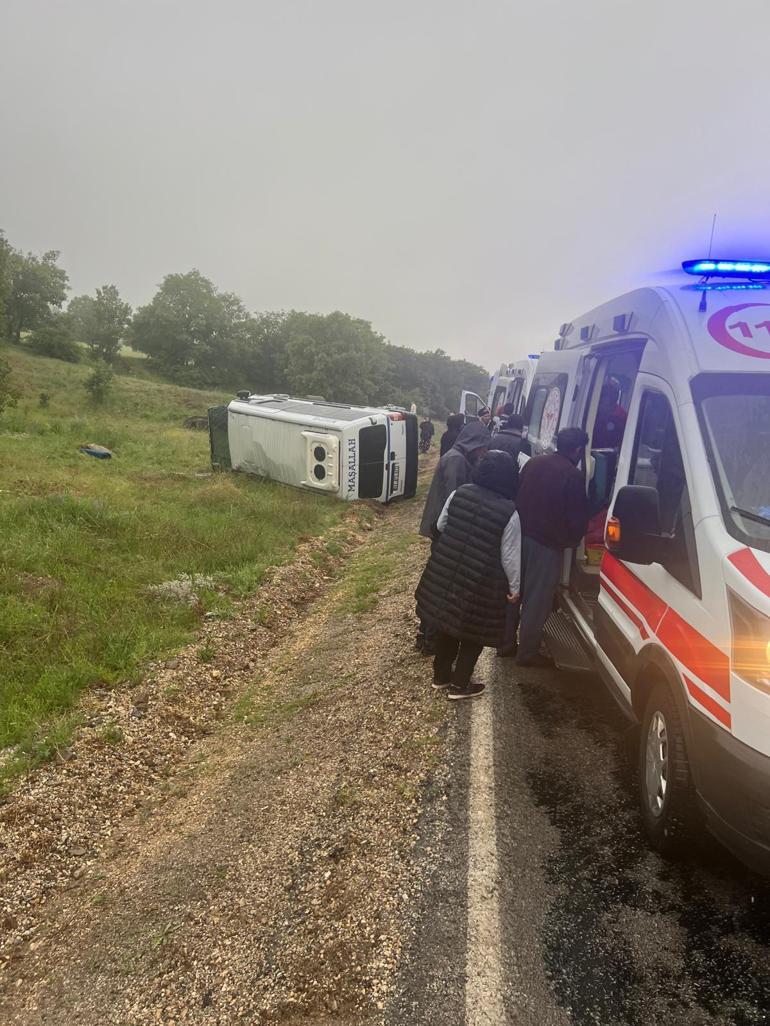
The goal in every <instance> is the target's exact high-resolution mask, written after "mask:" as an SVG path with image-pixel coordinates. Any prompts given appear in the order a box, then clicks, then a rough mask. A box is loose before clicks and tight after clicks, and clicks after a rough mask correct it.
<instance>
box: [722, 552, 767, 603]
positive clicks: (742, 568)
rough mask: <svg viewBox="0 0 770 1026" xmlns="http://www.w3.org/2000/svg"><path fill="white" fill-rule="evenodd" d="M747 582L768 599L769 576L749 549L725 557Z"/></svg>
mask: <svg viewBox="0 0 770 1026" xmlns="http://www.w3.org/2000/svg"><path fill="white" fill-rule="evenodd" d="M727 558H728V559H729V560H730V562H731V563H732V564H733V566H734V567H735V569H736V570H738V572H739V573H741V574H743V576H744V577H745V578H746V580H747V581H749V582H750V583H751V584H753V585H754V587H755V588H758V589H759V590H760V591H761V592H762V594H763V595H767V597H768V598H770V574H769V573H768V572H767V570H765V568H764V567H763V566H762V564H761V563H760V562H759V560H758V559H757V557H756V556H755V555H754V553H753V552H752V551H751V549H738V550H737V552H733V553H732V555H730V556H728V557H727Z"/></svg>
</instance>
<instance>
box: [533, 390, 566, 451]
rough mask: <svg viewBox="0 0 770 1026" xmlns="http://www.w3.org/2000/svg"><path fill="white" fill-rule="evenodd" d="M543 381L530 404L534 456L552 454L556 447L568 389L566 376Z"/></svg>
mask: <svg viewBox="0 0 770 1026" xmlns="http://www.w3.org/2000/svg"><path fill="white" fill-rule="evenodd" d="M544 377H545V380H544V381H543V380H542V379H541V383H540V384H538V386H537V388H536V389H535V391H534V392H533V393H532V395H531V396H530V399H529V402H530V406H529V411H530V412H529V431H528V437H529V440H530V442H531V443H532V447H533V455H535V456H537V455H539V454H540V453H543V452H552V451H553V450H554V448H555V446H556V432H557V430H558V428H559V417H560V416H561V407H562V402H563V400H564V392H565V390H566V387H567V375H566V374H549V375H547V376H544Z"/></svg>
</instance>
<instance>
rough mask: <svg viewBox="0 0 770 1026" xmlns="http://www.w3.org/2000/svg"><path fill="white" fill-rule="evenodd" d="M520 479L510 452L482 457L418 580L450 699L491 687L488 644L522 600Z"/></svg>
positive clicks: (436, 673) (421, 607)
mask: <svg viewBox="0 0 770 1026" xmlns="http://www.w3.org/2000/svg"><path fill="white" fill-rule="evenodd" d="M514 481H515V475H514V460H513V457H512V456H510V455H509V454H508V453H507V452H500V451H497V450H494V449H493V450H491V451H490V452H488V453H486V454H485V455H484V456H482V458H481V460H480V461H479V463H478V466H477V467H476V471H475V474H474V483H473V484H466V485H462V486H461V487H460V488H458V489H457V490H456V491H454V492H452V494H451V495H450V496H449V498H448V499H447V501H446V504H445V506H444V508H443V510H442V511H441V515H440V517H439V518H438V524H437V527H438V530H439V538H438V540H437V542H436V543H435V545H434V547H433V551H432V552H431V557H430V559H429V560H428V565H427V566H426V567H425V571H424V572H423V575H422V577H421V578H420V583H419V584H418V585H417V591H416V593H415V595H416V598H417V610H418V613H419V615H420V617H421V618H422V619H423V620H424V621H425V622H426V623H428V624H430V625H431V627H432V628H433V630H434V631H435V638H434V645H435V650H436V656H435V659H434V662H433V687H434V688H437V689H446V691H447V697H448V698H450V699H460V698H475V697H476V696H477V695H481V694H482V693H483V691H484V685H483V684H481V683H479V682H476V681H472V680H471V674H472V673H473V669H474V667H475V665H476V661H477V659H478V657H479V655H480V654H481V650H482V648H484V646H485V645H490V646H492V647H498V646H499V645H502V644H503V641H504V638H505V623H506V605H507V603H509V602H513V603H515V602H517V601H518V593H519V580H520V572H521V529H520V526H519V516H518V513H517V512H516V506H515V504H514V502H513V489H514Z"/></svg>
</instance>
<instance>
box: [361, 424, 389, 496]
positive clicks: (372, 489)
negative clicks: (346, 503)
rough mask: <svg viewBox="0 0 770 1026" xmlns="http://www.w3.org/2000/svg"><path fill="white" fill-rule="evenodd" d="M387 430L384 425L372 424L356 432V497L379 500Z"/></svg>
mask: <svg viewBox="0 0 770 1026" xmlns="http://www.w3.org/2000/svg"><path fill="white" fill-rule="evenodd" d="M387 444H388V429H387V428H386V427H385V425H384V424H372V425H371V426H369V427H364V428H361V430H360V431H359V432H358V497H359V499H379V498H380V496H381V495H382V482H383V480H384V478H383V474H384V473H385V448H386V446H387Z"/></svg>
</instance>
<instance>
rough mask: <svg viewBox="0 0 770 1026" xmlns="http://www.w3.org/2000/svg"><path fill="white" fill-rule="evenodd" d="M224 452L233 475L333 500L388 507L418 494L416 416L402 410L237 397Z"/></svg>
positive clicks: (282, 397) (272, 397)
mask: <svg viewBox="0 0 770 1026" xmlns="http://www.w3.org/2000/svg"><path fill="white" fill-rule="evenodd" d="M209 418H210V421H211V418H212V411H209ZM211 439H212V462H214V463H216V462H217V460H216V458H215V452H214V448H215V437H214V433H213V431H212V434H211ZM218 444H219V445H220V448H221V446H222V442H221V440H220V441H219V443H218ZM227 447H228V449H229V463H230V465H231V466H232V468H233V470H241V471H244V472H245V473H248V474H257V475H259V476H260V477H267V478H270V479H272V480H274V481H282V482H283V483H284V484H289V485H295V486H296V487H298V488H308V489H311V490H313V491H320V492H327V493H328V494H330V495H334V496H336V497H337V498H338V499H346V500H352V499H374V500H376V501H377V502H382V503H387V502H392V501H393V500H394V499H406V498H411V497H412V496H413V495H414V494H415V491H416V489H417V459H418V456H417V417H416V416H414V414H411V413H407V412H406V411H404V410H400V409H379V408H375V407H366V406H350V405H347V404H345V403H330V402H324V401H313V400H310V399H292V398H290V397H289V396H287V395H249V394H248V393H239V398H238V399H233V400H232V402H231V403H230V404H229V406H228V407H227Z"/></svg>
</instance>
